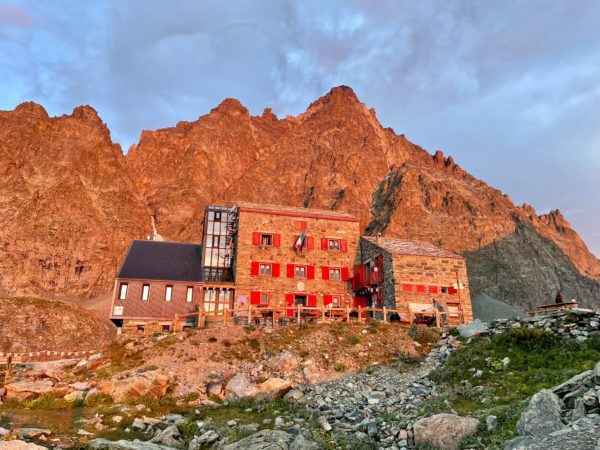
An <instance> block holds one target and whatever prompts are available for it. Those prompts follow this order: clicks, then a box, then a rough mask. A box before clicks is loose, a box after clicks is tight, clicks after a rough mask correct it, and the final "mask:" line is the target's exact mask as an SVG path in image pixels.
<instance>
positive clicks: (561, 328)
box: [489, 309, 600, 341]
mask: <svg viewBox="0 0 600 450" xmlns="http://www.w3.org/2000/svg"><path fill="white" fill-rule="evenodd" d="M511 328H529V329H538V330H544V331H547V332H549V333H553V334H556V335H559V336H562V337H564V338H572V339H577V340H580V341H585V340H586V339H587V338H588V337H589V336H590V335H592V334H600V312H598V311H593V310H590V309H573V310H571V311H569V312H564V311H561V312H556V313H553V314H550V315H548V316H537V317H527V318H521V319H498V320H494V321H492V322H490V323H489V329H490V333H491V334H499V333H504V332H505V331H506V330H509V329H511Z"/></svg>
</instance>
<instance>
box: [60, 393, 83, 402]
mask: <svg viewBox="0 0 600 450" xmlns="http://www.w3.org/2000/svg"><path fill="white" fill-rule="evenodd" d="M63 398H64V399H65V400H66V401H67V402H70V403H71V402H77V401H82V400H83V399H84V398H85V392H84V391H73V392H70V393H68V394H67V395H65V396H64V397H63Z"/></svg>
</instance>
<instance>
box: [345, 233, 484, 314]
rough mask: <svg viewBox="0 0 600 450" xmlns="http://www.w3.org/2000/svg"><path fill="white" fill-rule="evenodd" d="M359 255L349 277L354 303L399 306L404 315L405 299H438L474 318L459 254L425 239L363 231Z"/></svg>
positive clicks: (407, 301) (406, 310)
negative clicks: (426, 241)
mask: <svg viewBox="0 0 600 450" xmlns="http://www.w3.org/2000/svg"><path fill="white" fill-rule="evenodd" d="M357 260H358V261H359V264H357V265H355V266H354V277H353V280H352V290H353V292H354V295H355V302H356V304H357V305H361V306H374V307H378V308H381V307H383V306H385V307H387V308H393V309H399V310H400V311H401V315H402V316H403V317H408V314H409V304H411V303H412V304H432V305H433V302H434V300H436V301H438V302H441V303H443V304H445V305H450V307H451V309H452V308H458V309H459V310H460V311H461V313H462V315H463V317H464V318H463V320H464V321H466V322H468V321H470V320H472V318H473V313H472V309H471V297H470V295H469V282H468V278H467V266H466V262H465V260H464V258H463V257H462V256H460V255H457V254H454V253H451V252H448V251H446V250H443V249H441V248H439V247H436V246H434V245H432V244H428V243H425V242H419V241H408V240H400V239H393V238H385V237H373V236H363V237H361V239H360V244H359V249H358V255H357Z"/></svg>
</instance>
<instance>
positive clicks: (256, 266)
mask: <svg viewBox="0 0 600 450" xmlns="http://www.w3.org/2000/svg"><path fill="white" fill-rule="evenodd" d="M258 269H259V264H258V262H257V261H252V263H250V275H252V276H253V277H255V276H258Z"/></svg>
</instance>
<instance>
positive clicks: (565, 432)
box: [527, 417, 600, 450]
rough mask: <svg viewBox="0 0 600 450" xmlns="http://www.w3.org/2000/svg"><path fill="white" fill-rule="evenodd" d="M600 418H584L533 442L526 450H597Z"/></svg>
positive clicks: (599, 444) (599, 435) (599, 441)
mask: <svg viewBox="0 0 600 450" xmlns="http://www.w3.org/2000/svg"><path fill="white" fill-rule="evenodd" d="M599 448H600V417H594V418H592V417H584V418H582V419H579V420H578V421H577V422H574V423H572V424H570V425H569V426H568V427H565V428H563V429H561V430H558V431H555V432H553V433H550V434H549V435H548V436H546V437H544V438H543V439H541V440H538V441H535V442H534V443H533V444H531V445H530V446H529V447H527V450H554V449H560V450H598V449H599Z"/></svg>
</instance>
